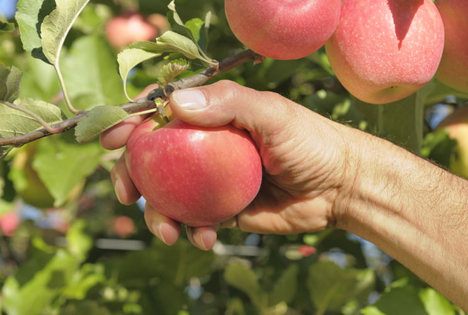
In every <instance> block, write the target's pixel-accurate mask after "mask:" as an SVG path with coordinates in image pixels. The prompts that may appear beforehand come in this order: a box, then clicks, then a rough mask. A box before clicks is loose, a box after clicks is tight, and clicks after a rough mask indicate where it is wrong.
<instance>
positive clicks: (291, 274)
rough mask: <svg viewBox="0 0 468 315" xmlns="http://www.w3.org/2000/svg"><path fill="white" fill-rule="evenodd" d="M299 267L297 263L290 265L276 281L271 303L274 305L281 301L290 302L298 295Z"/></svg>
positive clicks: (270, 298)
mask: <svg viewBox="0 0 468 315" xmlns="http://www.w3.org/2000/svg"><path fill="white" fill-rule="evenodd" d="M298 274H299V267H298V266H297V265H291V266H289V267H288V268H287V269H286V270H285V271H284V272H283V274H282V275H281V277H280V278H279V279H278V281H277V282H276V283H275V286H274V288H273V291H271V293H270V294H269V305H270V306H274V305H277V304H279V303H280V302H286V303H289V302H291V301H292V299H293V298H294V296H295V295H296V290H297V276H298Z"/></svg>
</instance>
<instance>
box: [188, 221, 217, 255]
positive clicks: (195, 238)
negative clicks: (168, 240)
mask: <svg viewBox="0 0 468 315" xmlns="http://www.w3.org/2000/svg"><path fill="white" fill-rule="evenodd" d="M186 231H187V237H188V239H189V241H190V242H191V243H192V244H193V245H194V246H196V247H198V248H199V249H201V250H209V249H211V248H212V247H213V246H214V244H215V242H216V238H217V233H216V230H215V228H214V227H211V226H206V227H199V228H193V227H189V226H187V227H186Z"/></svg>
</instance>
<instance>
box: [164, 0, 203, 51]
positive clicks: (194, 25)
mask: <svg viewBox="0 0 468 315" xmlns="http://www.w3.org/2000/svg"><path fill="white" fill-rule="evenodd" d="M167 7H168V8H169V10H170V11H171V12H172V17H173V19H174V21H175V22H176V23H177V24H178V25H179V26H182V27H183V28H184V29H185V30H186V31H187V32H188V34H189V36H190V37H191V38H192V40H193V42H195V43H196V45H197V49H198V50H199V51H200V53H201V55H203V57H204V58H205V59H207V60H209V58H208V57H207V56H206V54H205V49H206V47H207V43H208V42H207V38H208V28H209V26H210V22H211V12H208V13H207V15H206V18H205V21H203V20H201V19H199V18H195V19H192V20H189V21H187V22H186V23H185V24H184V22H183V21H182V19H181V18H180V16H179V14H178V13H177V10H176V6H175V1H174V0H173V1H171V3H169V5H168V6H167Z"/></svg>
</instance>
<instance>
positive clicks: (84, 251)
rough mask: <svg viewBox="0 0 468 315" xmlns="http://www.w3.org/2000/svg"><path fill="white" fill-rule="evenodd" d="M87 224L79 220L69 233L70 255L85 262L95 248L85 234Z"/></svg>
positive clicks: (68, 245)
mask: <svg viewBox="0 0 468 315" xmlns="http://www.w3.org/2000/svg"><path fill="white" fill-rule="evenodd" d="M86 227H87V226H86V222H85V221H83V220H77V221H75V222H74V223H73V225H72V226H71V228H70V229H69V230H68V232H67V247H68V250H69V251H70V253H72V254H73V255H75V256H76V257H79V258H80V259H81V260H84V259H85V258H86V257H87V255H88V251H89V250H90V249H91V248H92V247H93V240H92V239H91V237H90V236H89V235H88V234H86V233H85V229H86Z"/></svg>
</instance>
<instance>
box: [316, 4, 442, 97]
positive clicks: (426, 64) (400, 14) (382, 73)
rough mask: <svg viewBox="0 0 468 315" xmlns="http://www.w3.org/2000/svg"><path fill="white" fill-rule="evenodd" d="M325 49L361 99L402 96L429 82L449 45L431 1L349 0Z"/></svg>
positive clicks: (339, 74) (343, 80)
mask: <svg viewBox="0 0 468 315" xmlns="http://www.w3.org/2000/svg"><path fill="white" fill-rule="evenodd" d="M325 47H326V52H327V55H328V58H329V60H330V64H331V66H332V68H333V70H334V71H335V74H336V76H337V78H338V79H339V80H340V82H341V83H342V84H343V86H344V87H345V88H346V89H347V90H348V91H349V92H350V93H351V94H353V95H354V96H355V97H357V98H358V99H360V100H362V101H364V102H368V103H374V104H383V103H390V102H394V101H398V100H400V99H403V98H405V97H407V96H409V95H410V94H413V93H414V92H416V91H417V90H418V89H420V88H421V87H423V86H424V85H425V84H426V83H427V82H429V81H430V80H431V79H432V77H433V76H434V74H435V73H436V71H437V67H438V66H439V62H440V59H441V56H442V51H443V47H444V26H443V23H442V19H441V17H440V15H439V12H438V10H437V8H436V6H435V5H434V4H433V3H432V1H431V0H344V2H343V8H342V11H341V19H340V23H339V24H338V27H337V28H336V32H335V33H334V35H333V36H332V37H331V38H330V40H329V41H328V42H327V44H326V46H325Z"/></svg>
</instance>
